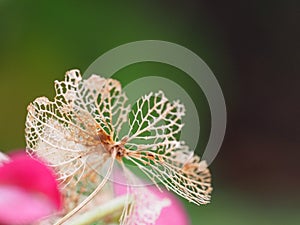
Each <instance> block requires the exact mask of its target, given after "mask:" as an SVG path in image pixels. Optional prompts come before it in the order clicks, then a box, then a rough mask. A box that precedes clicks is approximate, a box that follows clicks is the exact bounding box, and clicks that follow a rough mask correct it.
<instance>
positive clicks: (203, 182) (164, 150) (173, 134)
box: [125, 91, 212, 204]
mask: <svg viewBox="0 0 300 225" xmlns="http://www.w3.org/2000/svg"><path fill="white" fill-rule="evenodd" d="M184 111H185V109H184V106H183V105H182V104H180V103H179V102H178V101H174V102H170V101H169V100H168V99H167V98H166V97H165V96H164V94H163V93H162V92H161V91H160V92H158V93H156V94H153V93H150V94H149V95H146V96H144V97H142V98H140V99H139V100H138V101H137V103H136V104H135V105H134V106H133V110H132V111H131V112H130V113H129V124H130V131H129V134H128V139H127V144H125V147H126V148H127V151H128V153H127V155H126V156H125V158H126V159H128V160H129V161H131V162H132V163H133V164H135V165H136V166H138V167H139V168H140V169H141V170H142V171H143V172H144V173H145V174H146V175H147V176H148V177H149V178H150V179H151V180H152V181H153V182H154V183H155V184H157V183H162V184H163V185H164V186H166V188H167V189H170V190H172V191H174V192H175V193H177V194H179V195H180V196H182V197H184V198H186V199H187V200H189V201H191V202H193V203H196V204H206V203H208V202H209V200H210V193H211V191H212V188H211V184H210V182H211V179H210V173H209V170H208V169H207V165H206V163H205V162H204V161H202V162H200V158H199V157H198V156H194V154H193V152H191V151H190V150H189V148H188V146H186V145H185V144H184V142H180V141H178V135H179V134H180V131H181V128H182V126H183V124H182V117H183V116H184Z"/></svg>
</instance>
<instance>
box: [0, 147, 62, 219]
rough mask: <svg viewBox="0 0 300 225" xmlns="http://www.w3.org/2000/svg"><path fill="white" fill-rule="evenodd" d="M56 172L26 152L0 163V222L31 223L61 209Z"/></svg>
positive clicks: (15, 154)
mask: <svg viewBox="0 0 300 225" xmlns="http://www.w3.org/2000/svg"><path fill="white" fill-rule="evenodd" d="M61 207H62V198H61V195H60V192H59V189H58V184H57V181H56V177H55V175H54V172H53V171H52V170H51V169H50V168H48V167H47V166H46V165H45V164H44V163H43V162H41V161H40V160H38V159H33V158H31V157H30V156H28V155H27V154H25V153H24V152H18V153H14V154H12V155H11V157H10V158H9V160H5V161H2V162H1V163H0V224H14V225H21V224H32V223H33V222H36V221H38V220H40V219H41V218H43V217H45V216H49V215H51V214H53V213H54V212H56V211H58V210H60V209H61Z"/></svg>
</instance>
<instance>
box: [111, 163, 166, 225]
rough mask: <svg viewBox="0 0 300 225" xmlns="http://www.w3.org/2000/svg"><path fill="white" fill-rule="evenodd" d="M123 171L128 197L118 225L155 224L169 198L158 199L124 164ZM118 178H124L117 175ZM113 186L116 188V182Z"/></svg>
mask: <svg viewBox="0 0 300 225" xmlns="http://www.w3.org/2000/svg"><path fill="white" fill-rule="evenodd" d="M123 172H124V175H125V177H126V180H127V197H128V199H127V201H126V203H125V207H124V209H123V213H122V215H121V218H120V225H154V224H156V221H157V219H158V218H159V215H160V213H161V211H162V209H163V208H165V207H167V206H169V205H170V200H169V199H167V198H163V199H160V198H158V197H157V196H156V195H155V194H154V193H152V192H151V191H150V190H149V189H148V188H147V187H146V186H144V187H143V183H142V181H141V180H139V179H138V178H137V177H136V176H135V175H134V174H133V173H132V172H131V171H130V170H128V169H127V168H126V167H125V166H124V165H123ZM119 179H121V180H122V179H124V178H122V177H119ZM137 185H139V186H137ZM115 187H117V188H118V184H116V186H115ZM119 189H120V188H119Z"/></svg>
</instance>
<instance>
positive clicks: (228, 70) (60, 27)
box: [0, 0, 300, 225]
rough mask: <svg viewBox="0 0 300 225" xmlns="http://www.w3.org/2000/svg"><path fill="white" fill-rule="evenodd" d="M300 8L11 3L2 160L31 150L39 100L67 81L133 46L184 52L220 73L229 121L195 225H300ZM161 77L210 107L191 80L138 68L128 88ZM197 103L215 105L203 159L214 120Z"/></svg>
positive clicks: (193, 209)
mask: <svg viewBox="0 0 300 225" xmlns="http://www.w3.org/2000/svg"><path fill="white" fill-rule="evenodd" d="M299 8H300V7H299V3H298V2H297V1H290V0H287V1H277V0H275V1H265V0H264V1H258V0H257V1H237V0H228V1H186V2H184V3H183V2H182V1H170V0H169V1H162V2H155V1H151V2H150V1H148V2H146V1H143V2H142V1H126V2H121V1H120V2H110V3H108V2H104V1H103V2H102V1H51V2H50V1H48V2H46V1H30V0H29V1H14V0H1V1H0V78H1V80H0V102H1V108H0V126H1V129H0V149H1V150H3V151H5V152H8V151H11V150H14V149H18V148H23V147H24V146H25V141H24V121H25V116H26V107H27V105H28V104H29V102H30V101H32V100H34V99H35V98H36V97H38V96H42V95H45V96H48V97H49V98H52V97H53V96H54V89H53V81H54V80H55V79H62V77H63V76H64V73H65V71H67V70H69V69H71V68H79V69H81V70H82V71H84V70H85V69H87V67H88V66H89V65H90V64H91V63H92V62H93V61H94V60H95V59H96V58H97V57H98V56H100V55H101V54H102V53H104V52H106V51H108V50H109V49H111V48H113V47H116V46H118V45H121V44H125V43H127V42H131V41H137V40H144V39H157V40H165V41H170V42H174V43H177V44H180V45H183V46H185V47H187V48H189V49H190V50H192V51H194V52H195V53H197V54H198V55H199V56H200V57H201V58H202V59H203V60H204V61H205V62H206V63H207V64H208V65H209V67H210V68H211V69H212V70H213V72H214V74H215V75H216V77H217V79H218V81H219V83H220V85H221V87H222V89H223V91H224V96H225V99H226V105H227V110H228V127H227V133H226V137H225V140H224V144H223V147H222V149H221V151H220V153H219V155H218V157H217V158H216V160H215V161H214V162H213V164H212V165H211V170H212V173H213V184H214V192H213V198H212V203H211V204H209V205H207V206H202V207H197V206H194V205H191V204H188V203H186V202H184V203H185V205H186V208H187V211H188V213H189V215H190V218H191V224H192V225H199V224H206V225H219V224H222V225H225V224H231V225H247V224H268V225H277V224H278V225H282V224H285V225H286V224H287V225H293V224H299V223H300V215H299V210H300V205H299V200H300V196H299V184H300V179H299V157H300V148H299V147H300V138H299V134H300V129H299V127H300V126H299V125H300V123H299V118H300V107H299V97H300V95H299V89H300V79H299V77H300V76H299V69H298V68H297V67H298V65H299V59H300V57H299V47H300V46H299V40H300V35H299V34H300V32H299V21H300V18H299V14H300V13H299ZM150 72H153V73H161V74H172V75H173V77H177V76H178V77H181V78H180V79H179V81H178V82H182V86H183V87H185V88H187V89H188V90H189V91H190V92H191V95H192V96H201V90H199V88H198V87H197V86H195V84H193V82H190V81H188V80H186V81H185V79H184V78H182V76H184V74H182V73H181V72H180V71H178V70H176V69H175V68H171V67H168V66H167V67H166V66H164V65H158V64H155V63H145V64H144V65H142V64H141V65H133V66H129V67H128V68H124V69H123V70H122V71H119V72H118V74H116V76H117V77H119V78H120V80H122V77H124V76H122V74H125V75H126V74H131V76H133V78H132V79H134V77H138V76H140V75H141V74H145V73H147V74H149V73H150ZM126 79H128V77H127V78H126ZM126 79H123V80H122V82H123V83H126V82H128V80H127V81H126ZM189 85H190V88H188V86H189ZM193 85H194V86H193ZM193 91H195V92H196V91H198V92H199V93H200V95H197V94H193ZM194 100H195V101H197V102H200V103H201V104H202V103H203V109H202V111H201V112H202V113H201V119H202V121H201V123H202V124H203V125H204V132H203V133H202V136H201V138H200V142H199V153H200V154H201V149H202V150H203V148H204V146H205V141H207V137H208V133H209V120H210V118H209V111H208V110H205V107H206V106H207V105H206V106H205V99H204V100H203V99H202V100H203V101H202V100H201V99H198V100H199V101H198V100H197V99H194ZM205 118H207V119H206V120H205ZM205 121H206V122H205Z"/></svg>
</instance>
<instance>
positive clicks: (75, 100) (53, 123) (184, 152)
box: [26, 70, 212, 224]
mask: <svg viewBox="0 0 300 225" xmlns="http://www.w3.org/2000/svg"><path fill="white" fill-rule="evenodd" d="M55 91H56V96H55V98H54V100H53V101H50V100H49V99H47V98H46V97H40V98H37V99H36V100H35V101H34V102H32V103H31V104H30V105H29V106H28V115H27V118H26V142H27V151H28V152H29V153H30V154H36V155H37V156H39V157H41V158H42V159H44V160H45V161H46V162H48V163H49V165H50V166H52V167H54V168H55V171H56V172H57V174H58V176H59V180H60V182H61V186H62V188H63V189H64V192H65V214H66V215H65V216H64V217H63V218H61V219H60V220H59V221H58V222H57V223H56V224H62V223H63V222H65V221H66V220H68V219H69V218H70V217H71V216H72V215H73V214H75V213H76V212H78V211H79V210H80V209H81V208H82V207H84V206H85V205H86V204H87V202H89V201H90V200H91V199H93V198H94V197H95V196H96V195H97V194H98V193H99V192H100V191H101V189H102V188H103V186H104V185H105V183H107V180H108V179H109V177H110V175H111V173H112V168H113V167H114V163H115V162H117V163H119V164H120V165H121V167H122V168H123V171H124V173H126V174H127V177H128V178H129V182H131V181H132V182H135V181H134V180H135V178H132V177H133V176H134V175H133V173H131V172H130V170H129V169H128V168H127V166H126V164H130V165H134V166H135V167H137V168H139V169H140V170H141V171H142V172H143V173H144V174H145V175H147V176H148V177H149V179H150V180H151V181H152V182H154V183H155V184H156V185H157V187H158V188H159V186H158V184H160V183H161V184H163V185H164V186H165V187H166V188H167V189H168V190H172V191H173V192H175V193H177V194H178V195H180V196H182V197H183V198H185V199H187V200H189V201H190V202H193V203H195V204H206V203H208V202H209V201H210V193H211V191H212V187H211V178H210V173H209V170H208V169H207V165H206V163H205V161H200V158H199V157H198V156H196V155H194V153H193V152H192V151H190V149H189V147H188V146H187V145H185V143H184V142H182V141H180V140H179V137H180V131H181V129H182V127H183V124H182V118H183V116H184V114H185V108H184V105H182V104H181V103H179V101H173V102H170V101H169V100H168V99H167V98H166V96H165V95H164V93H163V92H162V91H159V92H157V93H150V94H148V95H145V96H143V97H141V98H140V99H139V100H137V102H136V103H135V104H134V105H133V106H129V105H127V104H126V101H127V97H126V95H125V93H124V92H123V91H122V88H121V84H120V82H119V81H117V80H114V79H110V78H108V79H107V78H103V77H100V76H98V75H92V76H91V77H89V78H88V79H86V80H83V79H82V77H81V75H80V72H79V71H78V70H71V71H69V72H67V73H66V76H65V80H64V81H55ZM121 133H122V134H126V135H124V136H120V134H121ZM104 165H106V166H105V167H104ZM107 165H108V166H107ZM103 168H105V173H104V174H103V173H102V174H103V176H101V175H99V174H100V171H101V170H103ZM129 189H130V187H129ZM83 193H85V195H83ZM80 194H81V195H80ZM82 196H84V197H82ZM86 196H87V197H86ZM134 204H135V199H134V195H133V199H132V200H130V201H129V200H128V202H127V205H126V206H125V207H124V210H123V213H122V216H121V218H120V223H121V224H134V223H133V222H132V219H130V218H131V215H134Z"/></svg>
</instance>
